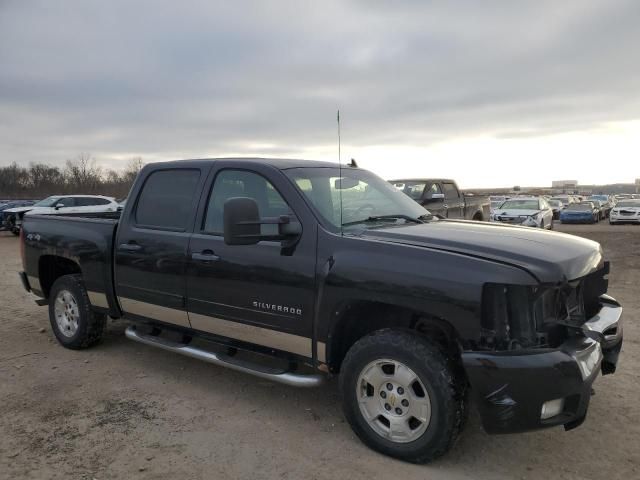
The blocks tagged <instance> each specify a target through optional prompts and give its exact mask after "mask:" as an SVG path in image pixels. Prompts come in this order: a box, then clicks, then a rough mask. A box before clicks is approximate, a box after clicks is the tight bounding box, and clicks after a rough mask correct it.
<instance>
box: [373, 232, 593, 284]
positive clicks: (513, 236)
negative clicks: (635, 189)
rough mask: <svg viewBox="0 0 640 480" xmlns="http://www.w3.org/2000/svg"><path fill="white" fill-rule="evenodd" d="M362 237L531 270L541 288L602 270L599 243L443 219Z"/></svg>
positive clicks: (547, 233) (548, 233)
mask: <svg viewBox="0 0 640 480" xmlns="http://www.w3.org/2000/svg"><path fill="white" fill-rule="evenodd" d="M362 237H363V238H367V239H371V240H377V241H384V242H390V243H399V244H405V245H412V246H417V247H424V248H430V249H436V250H444V251H448V252H453V253H458V254H462V255H470V256H474V257H479V258H485V259H487V260H492V261H496V262H500V263H504V264H509V265H513V266H515V267H518V268H522V269H525V270H527V271H528V272H529V273H530V274H531V275H533V276H534V277H535V278H536V279H537V280H538V281H540V282H542V283H557V282H563V281H566V280H574V279H576V278H580V277H583V276H584V275H587V274H588V273H590V272H592V271H594V270H596V269H597V268H599V267H600V266H601V265H602V262H603V256H602V248H601V247H600V244H598V243H596V242H593V241H591V240H587V239H584V238H580V237H576V236H574V235H567V234H564V233H557V232H549V231H545V230H541V229H533V228H528V227H514V226H507V225H500V224H493V223H483V222H470V221H451V220H440V221H431V222H427V223H425V224H407V225H405V226H401V227H391V228H385V229H375V230H365V231H364V232H363V233H362Z"/></svg>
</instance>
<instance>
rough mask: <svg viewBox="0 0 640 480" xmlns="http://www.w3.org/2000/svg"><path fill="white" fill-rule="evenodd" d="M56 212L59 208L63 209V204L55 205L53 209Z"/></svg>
mask: <svg viewBox="0 0 640 480" xmlns="http://www.w3.org/2000/svg"><path fill="white" fill-rule="evenodd" d="M53 208H55V209H56V210H60V209H61V208H64V203H57V204H56V206H55V207H53Z"/></svg>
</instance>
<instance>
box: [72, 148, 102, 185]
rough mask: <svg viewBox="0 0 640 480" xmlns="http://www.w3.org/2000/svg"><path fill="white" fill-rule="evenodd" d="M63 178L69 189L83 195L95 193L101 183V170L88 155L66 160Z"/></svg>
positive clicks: (82, 154) (84, 154)
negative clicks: (80, 192)
mask: <svg viewBox="0 0 640 480" xmlns="http://www.w3.org/2000/svg"><path fill="white" fill-rule="evenodd" d="M65 177H66V179H67V184H68V186H69V187H70V188H72V189H74V190H77V191H82V192H84V193H96V192H98V190H99V187H100V185H101V183H102V178H101V177H102V169H101V168H100V167H99V166H98V165H96V160H95V158H93V157H92V156H91V154H89V153H81V154H79V155H78V156H77V157H76V158H74V159H73V160H67V163H66V167H65Z"/></svg>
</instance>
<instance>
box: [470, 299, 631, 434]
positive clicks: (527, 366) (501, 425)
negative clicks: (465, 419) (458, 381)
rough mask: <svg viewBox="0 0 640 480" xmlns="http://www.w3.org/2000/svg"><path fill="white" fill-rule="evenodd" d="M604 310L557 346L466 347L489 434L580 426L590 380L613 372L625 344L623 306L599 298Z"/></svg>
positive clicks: (591, 382)
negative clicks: (486, 349) (493, 349)
mask: <svg viewBox="0 0 640 480" xmlns="http://www.w3.org/2000/svg"><path fill="white" fill-rule="evenodd" d="M600 304H601V308H600V311H599V312H598V313H597V314H596V315H595V316H593V317H592V318H590V319H589V320H588V321H587V322H585V324H584V325H583V326H582V335H580V336H574V337H571V338H570V339H569V340H567V341H566V342H565V343H563V344H562V345H561V346H560V347H559V348H556V349H543V350H541V349H527V350H512V351H504V352H503V351H499V352H464V353H463V354H462V360H463V364H464V368H465V370H466V373H467V377H468V378H469V382H470V384H471V387H472V390H473V392H474V399H475V401H476V404H477V405H478V409H479V411H480V416H481V417H482V424H483V427H484V429H485V430H486V431H487V432H488V433H515V432H523V431H527V430H534V429H538V428H544V427H550V426H554V425H564V426H565V428H566V429H571V428H575V427H577V426H579V425H580V424H581V423H582V422H583V421H584V418H585V416H586V413H587V409H588V406H589V400H590V397H591V385H592V384H593V382H594V380H595V379H596V377H597V376H598V373H599V372H600V371H602V373H603V375H606V374H610V373H614V372H615V369H616V365H617V362H618V356H619V353H620V349H621V348H622V307H621V306H620V304H619V303H618V302H616V301H615V300H614V299H613V298H611V297H609V296H607V295H603V296H601V297H600Z"/></svg>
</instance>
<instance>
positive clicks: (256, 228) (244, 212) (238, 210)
mask: <svg viewBox="0 0 640 480" xmlns="http://www.w3.org/2000/svg"><path fill="white" fill-rule="evenodd" d="M223 219H224V243H226V244H227V245H255V244H257V243H258V242H260V241H262V240H276V241H279V240H280V241H282V246H283V247H286V246H292V245H294V244H295V243H296V242H297V240H298V238H299V237H300V235H301V234H302V225H301V224H300V223H299V222H298V221H297V220H295V219H292V218H291V217H290V216H288V215H281V216H279V217H265V218H260V212H259V209H258V204H257V202H256V201H255V200H254V199H253V198H248V197H234V198H230V199H229V200H227V201H226V202H224V213H223ZM261 225H278V233H277V234H276V235H263V234H262V232H261V229H260V226H261Z"/></svg>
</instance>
